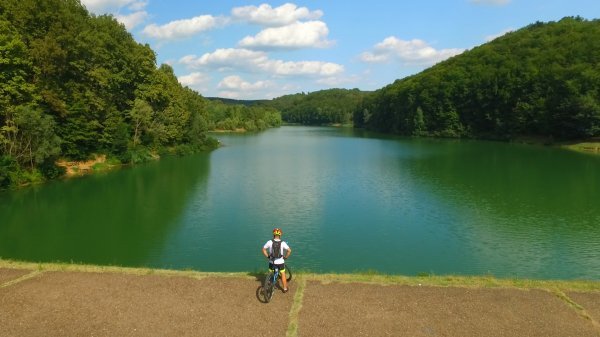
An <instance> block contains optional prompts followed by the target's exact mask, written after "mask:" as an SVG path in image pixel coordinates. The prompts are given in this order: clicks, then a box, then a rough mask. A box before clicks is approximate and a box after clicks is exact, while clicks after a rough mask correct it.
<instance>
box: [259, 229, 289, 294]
mask: <svg viewBox="0 0 600 337" xmlns="http://www.w3.org/2000/svg"><path fill="white" fill-rule="evenodd" d="M282 234H283V232H282V231H281V228H275V229H273V239H272V240H269V241H267V243H265V245H264V246H263V249H262V253H263V255H264V256H265V257H266V258H267V259H269V269H270V270H273V269H274V267H278V268H279V273H280V274H281V281H282V282H283V292H284V293H286V292H287V291H288V287H287V280H286V279H285V259H287V258H288V257H290V254H291V253H292V249H291V248H290V246H288V244H287V243H286V242H285V241H282V240H281V235H282ZM267 250H268V252H267ZM284 250H285V252H286V254H285V256H284V255H283V252H284Z"/></svg>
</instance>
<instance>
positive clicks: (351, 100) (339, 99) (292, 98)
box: [263, 89, 368, 125]
mask: <svg viewBox="0 0 600 337" xmlns="http://www.w3.org/2000/svg"><path fill="white" fill-rule="evenodd" d="M367 94H368V93H367V92H365V91H360V90H358V89H352V90H348V89H329V90H321V91H315V92H311V93H309V94H305V93H299V94H293V95H286V96H281V97H278V98H275V99H273V100H271V101H267V102H264V103H263V104H266V105H269V106H272V107H274V108H275V109H277V110H279V111H281V118H282V119H283V120H284V121H286V122H290V123H301V124H308V125H319V124H333V123H342V124H346V123H351V122H352V113H353V112H354V110H355V109H356V106H357V105H358V104H359V103H360V102H361V101H362V99H363V97H364V96H366V95H367Z"/></svg>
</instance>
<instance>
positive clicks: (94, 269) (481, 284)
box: [0, 257, 600, 292]
mask: <svg viewBox="0 0 600 337" xmlns="http://www.w3.org/2000/svg"><path fill="white" fill-rule="evenodd" d="M0 268H4V269H16V270H25V271H38V272H84V273H120V274H127V275H140V276H143V275H159V276H165V277H170V276H179V277H190V278H195V279H201V278H205V277H222V278H242V279H256V278H262V277H264V275H265V274H266V271H267V270H266V269H264V270H254V271H247V272H211V271H199V270H191V269H187V270H176V269H158V268H138V267H122V266H114V265H113V266H108V265H107V266H102V265H87V264H75V263H68V262H55V263H47V262H28V261H16V260H7V259H2V258H1V257H0ZM293 279H295V280H298V279H302V280H304V281H307V280H308V281H318V282H325V283H331V282H336V283H367V284H378V285H407V286H432V287H466V288H514V289H544V290H547V291H554V290H556V289H561V290H563V291H584V292H600V281H595V280H568V281H567V280H540V279H518V278H497V277H493V276H490V275H479V276H463V275H421V276H408V275H394V274H382V273H377V272H362V273H313V272H306V271H302V270H295V269H293Z"/></svg>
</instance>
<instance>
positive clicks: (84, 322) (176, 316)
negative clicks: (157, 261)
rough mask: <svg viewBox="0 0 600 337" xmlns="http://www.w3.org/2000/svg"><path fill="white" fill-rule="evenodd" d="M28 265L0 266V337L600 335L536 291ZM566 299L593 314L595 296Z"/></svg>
mask: <svg viewBox="0 0 600 337" xmlns="http://www.w3.org/2000/svg"><path fill="white" fill-rule="evenodd" d="M31 272H32V271H31V270H17V269H14V270H13V269H10V268H2V269H0V327H1V328H0V336H261V335H262V336H266V335H268V336H286V334H287V336H427V337H429V336H457V337H458V336H460V337H469V336H509V337H513V336H514V337H517V336H519V337H521V336H531V337H534V336H545V337H546V336H549V337H553V336H573V337H587V336H591V337H600V327H598V326H595V325H594V323H593V321H591V320H590V319H586V318H585V317H583V316H582V315H581V313H580V312H579V311H578V309H575V308H573V307H572V306H570V305H568V304H567V303H566V302H565V301H564V300H563V299H560V298H559V297H557V296H555V295H553V294H552V293H550V292H547V291H544V290H519V289H499V288H497V289H474V288H461V287H418V286H401V285H375V284H364V283H345V284H342V283H328V284H322V283H321V282H317V281H310V280H309V281H304V280H297V279H296V280H295V281H292V282H291V284H290V290H291V291H290V292H289V293H287V294H283V293H281V292H277V293H276V294H275V297H274V298H273V300H272V301H271V303H268V304H265V303H262V302H261V301H259V299H258V298H257V296H256V290H257V289H258V287H259V286H260V279H258V278H254V277H244V276H239V277H224V276H202V277H189V276H164V275H133V274H126V273H116V272H102V273H97V272H89V271H86V272H83V271H44V272H41V273H39V274H37V273H36V274H30V275H29V276H31V277H28V278H22V279H19V280H20V281H19V282H16V283H15V282H13V283H10V281H11V280H16V279H18V278H19V277H20V276H23V275H27V274H29V273H31ZM303 282H306V283H303ZM299 284H306V286H304V287H300V286H299ZM296 292H298V293H297V294H296ZM568 296H570V297H571V296H572V297H571V298H572V300H573V301H575V302H577V303H578V304H579V305H581V306H582V307H583V308H584V309H585V312H587V313H588V314H589V315H590V316H592V315H593V316H594V317H598V316H600V315H599V314H600V293H572V294H571V293H569V294H568ZM292 326H297V330H295V329H290V328H289V327H292Z"/></svg>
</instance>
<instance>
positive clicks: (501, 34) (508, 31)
mask: <svg viewBox="0 0 600 337" xmlns="http://www.w3.org/2000/svg"><path fill="white" fill-rule="evenodd" d="M512 31H514V29H512V28H507V29H505V30H503V31H501V32H500V33H498V34H494V35H488V36H486V37H485V42H490V41H492V40H495V39H497V38H499V37H500V36H503V35H505V34H507V33H510V32H512Z"/></svg>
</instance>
